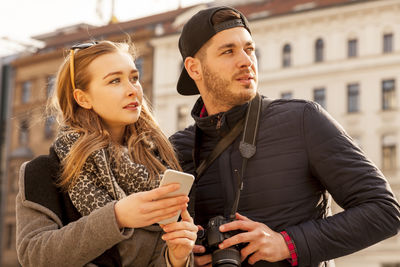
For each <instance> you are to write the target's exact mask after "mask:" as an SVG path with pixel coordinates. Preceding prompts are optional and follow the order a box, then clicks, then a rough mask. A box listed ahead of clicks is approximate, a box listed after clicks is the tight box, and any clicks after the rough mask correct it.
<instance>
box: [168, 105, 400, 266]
mask: <svg viewBox="0 0 400 267" xmlns="http://www.w3.org/2000/svg"><path fill="white" fill-rule="evenodd" d="M202 106H203V102H202V100H201V98H200V99H199V100H198V101H197V103H196V105H195V107H194V108H193V111H192V116H193V117H194V119H195V121H196V123H197V126H198V127H199V128H200V129H201V131H202V146H201V153H200V159H204V158H205V157H206V156H207V155H208V153H210V152H211V151H212V149H213V148H214V147H215V145H216V144H217V143H218V141H219V140H220V139H221V136H223V135H224V134H226V133H227V132H229V130H230V129H231V128H232V127H233V126H234V125H235V123H236V121H237V120H239V119H240V118H241V117H243V116H244V115H245V112H246V109H247V106H248V104H245V105H243V106H238V107H235V108H233V109H231V110H230V111H228V112H226V113H224V114H216V115H213V116H209V117H205V118H199V116H198V115H199V113H200V110H201V108H202ZM260 122H261V123H260V128H259V132H258V137H257V152H256V154H255V155H254V156H253V157H252V158H251V159H250V160H249V162H248V164H247V169H246V172H245V177H244V188H243V190H242V193H241V197H240V203H239V208H238V212H239V213H241V214H243V215H245V216H247V217H249V218H250V219H252V220H254V221H258V222H262V223H264V224H266V225H268V226H269V227H270V228H272V229H273V230H275V231H282V230H286V231H287V232H288V234H289V235H290V237H291V238H292V240H293V241H294V243H295V245H296V248H297V254H298V259H299V266H320V265H322V262H324V261H327V260H330V259H333V258H337V257H340V256H343V255H346V254H350V253H352V252H355V251H357V250H359V249H362V248H365V247H367V246H370V245H372V244H374V243H376V242H378V241H380V240H383V239H385V238H388V237H390V236H393V235H395V234H396V233H397V232H398V231H399V229H400V211H399V210H400V208H399V204H398V202H397V201H396V199H395V197H394V195H393V193H392V192H391V189H390V186H389V184H388V183H387V181H386V179H385V178H384V176H383V174H382V173H381V172H380V171H379V170H378V169H377V167H376V166H375V165H374V164H373V163H372V162H371V161H370V160H368V159H367V158H366V156H365V155H364V154H363V152H362V151H361V150H360V149H359V148H358V147H357V146H356V145H354V143H353V142H352V140H351V138H350V137H349V136H348V135H347V134H346V133H345V131H344V130H343V129H342V128H341V126H340V125H338V123H337V122H335V121H334V119H333V118H332V117H330V116H329V114H327V113H326V112H325V111H324V110H323V109H322V108H321V107H320V106H319V105H317V104H315V103H313V102H307V101H303V100H275V101H273V102H272V103H271V104H270V105H269V106H268V108H267V109H264V110H263V113H262V116H261V118H260ZM217 125H218V126H219V128H218V129H217ZM194 132H195V127H193V126H191V127H189V128H187V129H185V130H184V131H180V132H177V133H176V134H174V135H173V136H171V138H170V140H171V141H172V143H173V144H174V146H175V148H176V151H177V153H178V156H179V158H180V161H181V164H182V166H183V168H184V171H186V172H191V173H193V171H194V165H193V160H192V150H193V146H194V139H195V134H194ZM240 138H241V136H239V138H238V139H237V140H236V141H235V142H234V143H233V144H232V145H231V146H230V147H228V148H227V149H226V150H225V151H224V152H223V153H222V154H221V155H220V156H219V158H218V159H217V160H215V161H214V162H213V163H212V165H211V166H210V167H209V168H208V169H207V170H206V171H205V173H204V175H203V176H202V177H201V179H200V180H199V181H198V184H197V187H196V197H195V199H196V203H195V211H196V213H195V222H196V223H197V224H201V225H203V226H205V225H206V224H207V221H208V220H209V219H210V218H211V217H213V216H215V215H221V214H224V215H227V214H229V212H230V210H231V205H232V203H233V199H234V190H235V188H234V183H233V181H235V178H234V172H233V170H234V169H237V170H241V164H242V158H241V156H240V153H239V151H238V146H239V141H240ZM327 192H329V193H330V194H331V195H332V196H333V198H334V200H335V201H336V202H337V203H338V204H339V205H340V206H341V207H342V208H343V209H345V212H341V213H339V214H336V215H334V216H329V212H330V208H329V201H327V199H328V194H327ZM327 216H328V217H327ZM325 217H327V218H326V219H325ZM326 264H327V266H329V264H328V263H326ZM256 266H290V265H289V264H288V262H280V263H275V264H271V263H266V262H258V263H257V264H256Z"/></svg>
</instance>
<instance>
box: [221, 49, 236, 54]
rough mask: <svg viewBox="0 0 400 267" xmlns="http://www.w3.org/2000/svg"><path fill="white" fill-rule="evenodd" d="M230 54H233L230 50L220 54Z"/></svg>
mask: <svg viewBox="0 0 400 267" xmlns="http://www.w3.org/2000/svg"><path fill="white" fill-rule="evenodd" d="M232 52H233V51H232V49H229V50H225V51H224V52H222V54H231V53H232Z"/></svg>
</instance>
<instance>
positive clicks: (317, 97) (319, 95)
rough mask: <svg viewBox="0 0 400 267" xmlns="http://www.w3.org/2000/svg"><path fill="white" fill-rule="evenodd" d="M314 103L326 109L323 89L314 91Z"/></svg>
mask: <svg viewBox="0 0 400 267" xmlns="http://www.w3.org/2000/svg"><path fill="white" fill-rule="evenodd" d="M314 101H315V102H317V103H318V104H320V105H321V106H322V107H323V108H324V109H326V97H325V88H318V89H314Z"/></svg>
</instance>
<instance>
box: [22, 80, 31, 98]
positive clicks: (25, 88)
mask: <svg viewBox="0 0 400 267" xmlns="http://www.w3.org/2000/svg"><path fill="white" fill-rule="evenodd" d="M31 87H32V83H31V82H30V81H26V82H24V83H22V91H21V102H22V103H27V102H28V101H29V99H30V98H31V90H32V88H31Z"/></svg>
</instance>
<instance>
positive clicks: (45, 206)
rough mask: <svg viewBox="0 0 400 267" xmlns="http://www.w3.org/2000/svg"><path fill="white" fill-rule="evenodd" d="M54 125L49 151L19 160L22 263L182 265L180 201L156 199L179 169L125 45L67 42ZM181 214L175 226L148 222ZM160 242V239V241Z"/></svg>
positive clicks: (189, 228)
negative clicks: (163, 179)
mask: <svg viewBox="0 0 400 267" xmlns="http://www.w3.org/2000/svg"><path fill="white" fill-rule="evenodd" d="M54 99H55V100H56V101H55V103H56V106H57V107H58V110H59V114H60V115H61V116H60V119H61V128H60V131H59V133H58V136H57V138H56V140H55V142H54V144H53V146H52V147H51V148H50V154H49V155H47V156H40V157H38V158H36V159H34V160H32V161H30V162H28V163H24V164H23V165H22V167H21V172H20V183H19V186H20V187H19V188H20V191H19V194H18V196H17V252H18V258H19V260H20V263H21V264H22V265H23V266H171V265H172V266H188V265H191V264H193V263H192V262H193V260H192V256H191V251H192V248H193V246H194V241H195V239H196V232H197V227H196V226H195V225H194V224H193V220H192V218H191V217H190V216H189V214H188V212H187V210H186V207H187V202H188V197H186V196H178V197H173V198H163V197H164V196H165V195H166V194H167V193H169V192H172V191H175V190H177V189H178V188H179V185H177V184H172V185H168V186H165V187H161V188H158V185H159V181H160V175H161V174H162V173H163V172H164V171H165V170H166V169H167V168H172V169H178V170H180V166H179V164H178V162H177V160H176V158H175V155H174V151H173V149H172V147H171V145H170V144H169V142H168V140H167V138H166V137H165V136H164V135H163V133H162V132H161V130H160V128H159V127H158V125H157V123H156V122H155V120H154V118H153V116H152V114H151V112H150V110H149V108H148V107H147V105H146V101H145V99H144V98H143V92H142V87H141V85H140V83H139V72H138V70H137V68H136V66H135V63H134V54H133V53H132V47H130V46H129V45H128V44H125V43H112V42H109V41H102V42H95V43H88V44H81V45H78V46H74V47H73V48H71V50H70V54H69V56H68V57H67V59H66V61H65V62H64V63H63V64H62V65H61V67H60V69H59V73H58V76H57V82H56V93H55V96H54ZM180 210H182V214H181V217H182V220H181V221H180V222H176V223H171V224H169V225H162V228H161V227H160V226H159V225H158V224H156V222H158V221H160V220H163V219H166V218H169V217H172V216H173V215H175V214H176V213H177V212H179V211H180ZM165 241H166V242H165Z"/></svg>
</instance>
